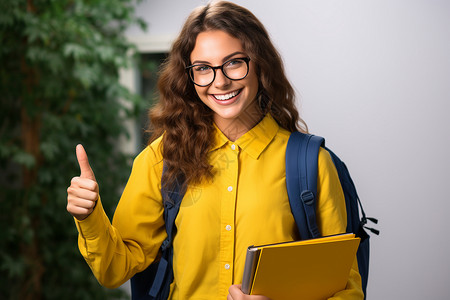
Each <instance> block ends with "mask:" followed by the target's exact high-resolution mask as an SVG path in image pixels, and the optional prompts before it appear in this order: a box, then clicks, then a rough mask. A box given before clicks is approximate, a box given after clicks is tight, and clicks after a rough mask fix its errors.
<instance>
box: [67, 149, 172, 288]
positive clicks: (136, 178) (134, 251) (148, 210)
mask: <svg viewBox="0 0 450 300" xmlns="http://www.w3.org/2000/svg"><path fill="white" fill-rule="evenodd" d="M77 154H78V153H77ZM79 161H80V160H79ZM86 161H87V157H86ZM158 162H159V160H158V158H157V157H156V155H155V153H154V152H153V150H152V149H150V148H147V149H146V150H144V151H143V152H142V153H141V154H140V155H139V156H138V157H137V158H136V160H135V162H134V164H133V170H132V172H131V175H130V179H129V181H128V183H127V186H126V187H125V190H124V192H123V194H122V197H121V200H120V202H119V205H118V207H117V209H116V212H115V215H114V221H113V225H111V222H110V221H109V219H108V217H107V215H106V214H105V212H104V210H103V207H102V204H101V200H100V197H99V196H98V188H97V194H96V195H97V196H96V197H95V196H92V195H91V194H90V193H94V195H95V191H92V190H91V191H89V190H87V191H86V188H84V187H85V186H86V184H84V183H83V184H76V182H77V181H80V180H79V179H75V180H73V182H72V184H71V186H70V187H69V189H68V207H67V210H68V211H69V212H70V213H71V214H72V215H73V216H74V217H75V223H76V226H77V229H78V231H79V238H78V246H79V249H80V252H81V254H82V255H83V257H84V258H85V260H86V262H87V263H88V265H89V266H90V268H91V270H92V272H93V273H94V275H95V277H96V278H97V280H98V281H99V282H100V283H101V284H102V285H104V286H106V287H109V288H115V287H118V286H120V285H121V284H122V283H123V282H125V281H126V280H128V279H129V278H130V277H132V276H133V275H134V274H135V273H136V272H140V271H142V270H144V269H145V268H146V267H147V266H148V265H149V264H150V263H151V262H152V261H153V260H154V258H155V257H156V256H157V254H158V250H159V247H160V245H161V243H162V241H163V240H164V238H165V237H166V235H165V229H164V220H163V207H162V200H161V194H160V189H159V185H160V174H159V175H158V173H159V167H158V166H159V164H158ZM80 167H81V163H80ZM89 168H90V167H89ZM81 173H82V175H83V167H82V172H81ZM92 174H93V173H92ZM80 178H81V179H83V176H80ZM90 180H91V181H95V177H93V178H90ZM74 181H75V183H74ZM81 181H83V180H81ZM95 185H96V184H95ZM89 192H90V193H89ZM86 195H91V198H90V199H91V201H92V199H95V201H93V202H95V203H94V204H93V205H92V204H91V205H92V206H93V207H92V208H85V209H86V211H85V212H84V214H80V213H79V212H78V211H79V210H82V209H83V208H80V206H82V205H83V204H84V203H88V201H87V200H89V199H83V197H84V196H86ZM86 206H89V205H86ZM94 206H95V208H94Z"/></svg>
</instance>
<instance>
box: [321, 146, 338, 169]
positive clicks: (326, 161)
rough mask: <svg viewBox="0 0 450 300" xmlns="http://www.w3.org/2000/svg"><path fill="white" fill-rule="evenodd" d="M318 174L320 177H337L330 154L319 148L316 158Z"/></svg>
mask: <svg viewBox="0 0 450 300" xmlns="http://www.w3.org/2000/svg"><path fill="white" fill-rule="evenodd" d="M318 172H319V176H320V175H325V174H326V175H328V174H330V173H332V174H333V175H334V174H336V175H337V171H336V167H335V166H334V163H333V159H332V158H331V155H330V153H329V152H328V151H327V150H326V149H324V148H323V147H320V149H319V158H318Z"/></svg>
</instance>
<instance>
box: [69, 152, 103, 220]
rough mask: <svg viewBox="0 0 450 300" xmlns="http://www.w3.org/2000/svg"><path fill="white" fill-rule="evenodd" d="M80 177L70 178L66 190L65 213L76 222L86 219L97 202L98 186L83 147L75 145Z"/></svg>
mask: <svg viewBox="0 0 450 300" xmlns="http://www.w3.org/2000/svg"><path fill="white" fill-rule="evenodd" d="M76 154H77V160H78V164H79V165H80V176H79V177H74V178H72V181H71V183H70V186H69V187H68V188H67V211H68V212H69V213H70V214H71V215H72V216H74V217H75V218H77V219H78V220H80V221H81V220H84V219H86V218H87V217H88V216H89V215H90V214H91V213H92V212H93V211H94V207H95V205H96V203H97V200H98V184H97V180H95V175H94V172H93V171H92V169H91V166H90V165H89V160H88V157H87V154H86V151H85V150H84V148H83V146H81V145H77V148H76Z"/></svg>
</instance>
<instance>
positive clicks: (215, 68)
mask: <svg viewBox="0 0 450 300" xmlns="http://www.w3.org/2000/svg"><path fill="white" fill-rule="evenodd" d="M236 59H242V60H243V61H245V63H246V64H247V72H246V73H245V75H244V76H242V77H241V78H237V79H234V78H230V77H228V75H227V74H226V72H224V71H223V67H224V66H225V65H226V64H227V63H229V62H230V61H232V60H236ZM249 61H250V57H235V58H231V59H229V60H227V61H226V62H224V63H223V64H222V65H221V66H216V67H213V66H211V65H208V64H195V65H190V66H188V67H186V68H185V70H186V72H187V73H188V76H189V79H190V80H191V81H192V83H193V84H195V85H197V86H200V87H205V86H208V85H210V84H212V83H213V82H214V80H215V79H216V70H218V69H220V70H221V71H222V74H223V75H225V77H226V78H228V79H230V80H242V79H244V78H245V77H247V75H248V71H249V70H250V66H249V64H248V63H249ZM196 66H207V67H210V68H211V69H212V70H213V72H214V76H213V79H212V80H211V82H210V83H208V84H203V85H201V84H197V83H195V81H194V79H193V78H192V77H193V74H192V72H191V70H192V68H193V67H196Z"/></svg>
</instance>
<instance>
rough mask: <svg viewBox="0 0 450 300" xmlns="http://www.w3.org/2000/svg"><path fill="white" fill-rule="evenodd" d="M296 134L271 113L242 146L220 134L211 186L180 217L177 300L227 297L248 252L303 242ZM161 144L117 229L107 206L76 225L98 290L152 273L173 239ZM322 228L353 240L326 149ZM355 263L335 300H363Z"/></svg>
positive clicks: (131, 187) (195, 190)
mask: <svg viewBox="0 0 450 300" xmlns="http://www.w3.org/2000/svg"><path fill="white" fill-rule="evenodd" d="M289 135H290V133H289V132H288V131H286V130H284V129H282V128H281V127H279V126H278V124H277V123H276V122H275V121H274V119H273V118H272V117H271V116H270V115H267V116H266V117H265V118H264V119H263V120H262V121H261V122H260V123H259V124H258V125H256V126H255V127H254V128H253V129H252V130H250V131H249V132H247V133H246V134H244V135H243V136H242V137H240V138H239V139H238V140H236V141H235V142H231V141H229V140H228V139H227V138H226V137H225V136H224V135H223V134H222V133H221V132H220V130H216V137H215V139H216V142H215V146H214V147H213V149H212V150H211V152H210V162H211V164H212V165H213V166H214V169H215V170H216V174H215V176H214V179H213V180H212V182H206V181H205V182H203V183H201V184H198V185H191V186H189V187H188V189H187V191H186V195H185V197H184V198H183V201H182V203H181V207H180V211H179V213H178V216H177V218H176V221H175V224H176V226H177V230H178V231H177V234H176V235H175V238H174V242H173V247H174V276H175V279H174V282H173V284H172V286H171V299H180V300H181V299H183V300H184V299H222V300H225V299H226V297H227V294H228V288H229V287H230V285H232V284H237V283H241V281H242V274H243V269H244V262H245V253H246V249H247V247H248V246H249V245H253V244H255V245H257V244H268V243H276V242H283V241H292V240H295V239H298V232H297V229H296V225H295V221H294V218H293V216H292V213H291V210H290V206H289V201H288V196H287V191H286V183H285V178H286V176H285V150H286V145H287V141H288V138H289ZM160 144H161V139H158V140H156V141H155V142H154V143H152V145H150V146H149V147H147V148H146V149H145V150H143V151H142V152H141V153H140V154H139V155H138V156H137V157H136V159H135V161H134V164H133V169H132V172H131V175H130V178H129V181H128V183H127V185H126V187H125V190H124V192H123V195H122V197H121V199H120V202H119V204H118V206H117V209H116V212H115V214H114V218H113V222H112V225H111V224H110V222H109V220H108V217H107V216H106V215H105V213H104V211H103V209H102V206H101V202H100V200H99V203H98V204H97V206H96V209H95V210H94V212H93V213H92V214H91V215H90V216H89V217H88V218H86V219H85V220H83V221H81V222H79V221H77V222H76V223H77V228H78V230H79V233H80V234H79V243H78V244H79V248H80V251H81V253H82V255H83V256H84V257H85V259H86V261H87V262H88V264H89V266H90V267H91V269H92V271H93V273H94V275H95V276H96V277H97V279H98V280H99V282H100V283H101V284H102V285H104V286H107V287H117V286H119V285H121V284H122V283H124V282H125V281H126V280H128V279H129V278H130V277H131V276H133V274H134V273H136V272H140V271H142V270H144V269H145V268H146V267H147V266H148V265H149V264H150V263H151V262H152V261H153V260H154V258H155V257H156V256H157V253H158V249H159V247H160V245H161V243H162V241H163V240H164V239H165V237H166V232H165V227H164V220H163V205H162V197H161V192H160V188H161V180H160V179H161V174H162V165H163V163H162V155H161V152H160V148H159V146H160ZM318 191H319V192H318V203H317V205H318V206H317V218H318V225H319V228H320V230H321V233H322V234H323V235H330V234H336V233H342V232H345V228H346V211H345V203H344V196H343V192H342V189H341V186H340V184H339V179H338V176H337V172H336V169H335V168H334V165H333V163H332V161H331V158H330V156H329V154H328V152H327V151H326V150H321V151H320V153H319V175H318ZM360 280H361V279H360V276H359V273H358V271H357V264H356V259H355V264H354V267H353V269H352V271H351V274H350V278H349V281H348V284H347V289H346V290H344V291H342V292H339V293H338V294H336V295H335V296H334V297H333V298H332V299H363V294H362V291H361V281H360Z"/></svg>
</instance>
